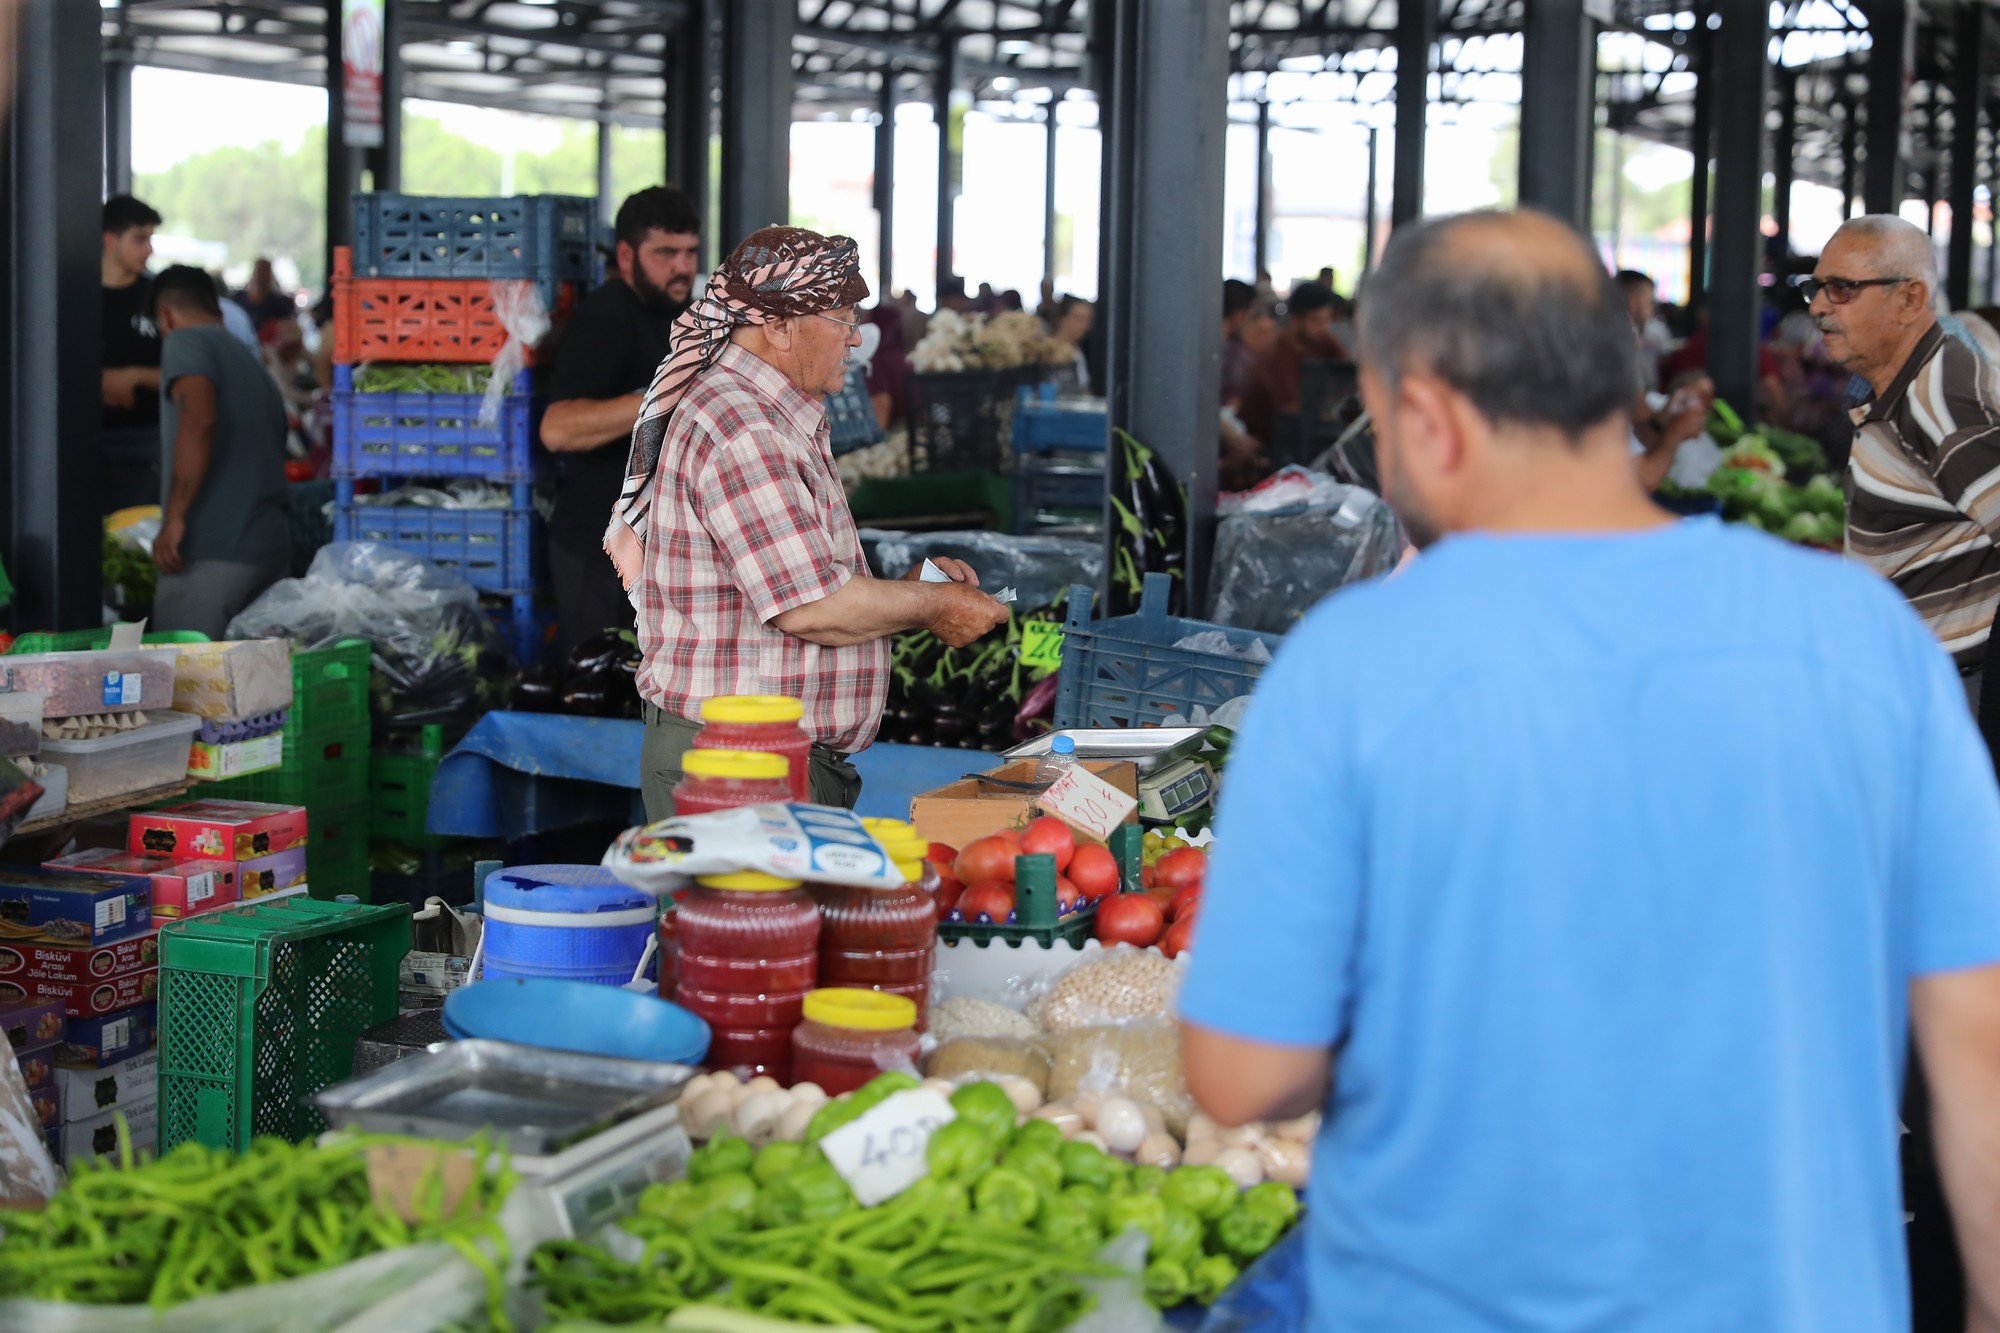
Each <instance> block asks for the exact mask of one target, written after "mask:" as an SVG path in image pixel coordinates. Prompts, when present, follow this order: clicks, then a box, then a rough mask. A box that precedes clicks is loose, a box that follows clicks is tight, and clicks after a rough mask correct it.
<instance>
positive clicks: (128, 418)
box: [104, 275, 160, 426]
mask: <svg viewBox="0 0 2000 1333" xmlns="http://www.w3.org/2000/svg"><path fill="white" fill-rule="evenodd" d="M152 296H153V280H152V279H151V278H149V277H146V276H144V275H141V276H140V278H139V280H138V281H137V282H135V283H132V284H130V285H129V286H125V287H106V288H105V289H104V368H105V369H106V370H120V369H123V368H124V367H126V366H157V365H159V364H160V332H159V330H158V329H156V328H154V327H153V320H152V316H151V313H150V312H149V311H148V310H147V306H148V305H149V304H150V303H151V301H152ZM132 402H133V406H131V407H107V408H105V409H104V424H105V425H106V426H158V425H159V424H160V395H159V394H158V393H156V392H155V391H153V390H151V389H141V390H139V392H138V393H136V394H134V395H133V398H132Z"/></svg>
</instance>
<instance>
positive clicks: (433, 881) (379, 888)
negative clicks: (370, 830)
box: [369, 843, 477, 911]
mask: <svg viewBox="0 0 2000 1333" xmlns="http://www.w3.org/2000/svg"><path fill="white" fill-rule="evenodd" d="M377 848H378V850H377V851H376V852H375V853H373V854H371V855H370V857H369V862H370V872H369V874H370V879H371V880H372V883H373V888H374V892H375V901H376V902H378V903H403V904H405V905H406V906H408V907H409V908H411V910H413V911H414V910H418V909H421V908H422V907H423V905H424V902H425V901H426V900H427V899H430V898H440V899H443V900H444V902H445V903H446V904H447V905H449V906H452V907H464V906H465V905H466V904H467V903H470V902H471V901H472V868H473V862H474V861H475V860H476V859H477V853H476V852H475V851H473V850H467V851H446V850H441V849H433V850H430V851H420V852H418V853H417V858H418V864H417V869H416V870H414V871H412V872H411V873H409V874H403V873H401V872H399V871H395V870H384V869H380V868H378V867H379V865H380V863H381V862H382V861H383V860H385V859H388V858H387V857H385V856H384V855H383V853H382V851H381V850H380V848H381V844H379V843H378V844H377ZM391 854H392V855H393V853H391Z"/></svg>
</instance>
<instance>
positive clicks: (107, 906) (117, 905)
mask: <svg viewBox="0 0 2000 1333" xmlns="http://www.w3.org/2000/svg"><path fill="white" fill-rule="evenodd" d="M93 915H94V916H95V918H96V926H97V929H99V930H110V929H111V928H112V927H113V926H122V925H124V924H125V900H124V899H123V898H104V899H101V900H100V901H99V902H98V904H97V910H96V912H95V913H94V914H93Z"/></svg>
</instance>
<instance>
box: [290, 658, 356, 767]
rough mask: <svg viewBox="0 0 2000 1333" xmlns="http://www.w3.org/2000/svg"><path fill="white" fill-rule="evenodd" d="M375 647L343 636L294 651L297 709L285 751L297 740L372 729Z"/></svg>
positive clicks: (309, 739)
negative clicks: (370, 684)
mask: <svg viewBox="0 0 2000 1333" xmlns="http://www.w3.org/2000/svg"><path fill="white" fill-rule="evenodd" d="M368 664H369V646H368V640H366V639H342V640H341V641H340V642H339V643H336V644H334V645H332V646H331V647H327V648H314V649H311V650H309V651H306V652H299V651H296V650H294V652H293V653H292V711H291V714H290V715H289V716H288V717H287V718H286V719H285V742H286V745H285V752H286V753H287V754H288V755H289V754H290V753H291V750H292V745H291V742H292V739H293V738H294V737H303V738H304V739H305V740H306V741H308V742H314V741H319V740H321V739H324V738H327V737H333V736H348V735H352V734H353V733H354V732H356V731H363V732H365V731H367V730H368V669H369V666H368Z"/></svg>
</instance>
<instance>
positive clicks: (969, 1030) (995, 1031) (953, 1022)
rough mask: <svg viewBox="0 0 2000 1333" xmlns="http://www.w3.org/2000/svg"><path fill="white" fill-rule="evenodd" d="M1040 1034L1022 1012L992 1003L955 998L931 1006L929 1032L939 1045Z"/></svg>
mask: <svg viewBox="0 0 2000 1333" xmlns="http://www.w3.org/2000/svg"><path fill="white" fill-rule="evenodd" d="M940 970H942V969H940ZM1040 1031H1041V1029H1039V1028H1037V1027H1036V1026H1035V1024H1034V1021H1033V1020H1032V1019H1030V1018H1029V1017H1028V1016H1027V1015H1026V1014H1024V1013H1022V1012H1021V1011H1020V1010H1018V1009H1010V1008H1008V1007H1007V1006H1006V1005H1004V1004H996V1003H995V1002H993V1001H992V1000H981V999H975V998H973V997H972V996H969V995H954V996H952V997H951V998H950V999H947V1000H944V1001H941V1002H939V1003H937V1004H935V1005H933V1006H931V1021H930V1033H931V1035H932V1036H933V1037H936V1038H937V1039H938V1041H939V1042H947V1041H956V1040H957V1039H958V1038H960V1037H1016V1038H1019V1037H1033V1036H1036V1035H1037V1034H1038V1033H1039V1032H1040Z"/></svg>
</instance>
